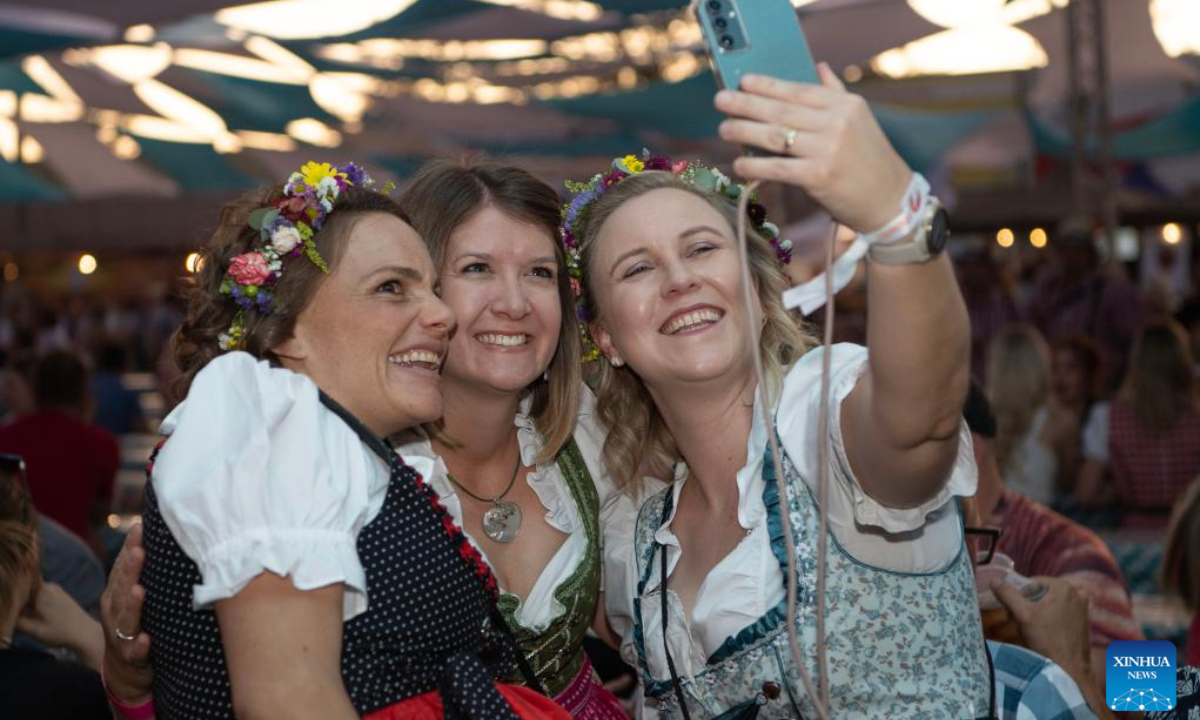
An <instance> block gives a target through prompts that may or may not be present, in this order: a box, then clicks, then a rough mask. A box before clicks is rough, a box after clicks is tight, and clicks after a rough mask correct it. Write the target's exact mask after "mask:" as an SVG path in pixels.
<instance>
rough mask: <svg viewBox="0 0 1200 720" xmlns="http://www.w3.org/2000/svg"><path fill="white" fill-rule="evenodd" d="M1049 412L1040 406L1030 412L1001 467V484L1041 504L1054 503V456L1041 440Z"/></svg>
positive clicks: (1055, 470) (1055, 459)
mask: <svg viewBox="0 0 1200 720" xmlns="http://www.w3.org/2000/svg"><path fill="white" fill-rule="evenodd" d="M1049 418H1050V411H1049V410H1048V409H1046V407H1044V406H1043V407H1040V408H1038V409H1037V411H1035V412H1034V414H1033V418H1032V420H1031V421H1030V423H1029V429H1028V430H1027V431H1026V432H1025V436H1024V437H1022V438H1021V440H1020V442H1018V443H1017V446H1016V447H1015V448H1013V457H1012V458H1010V459H1009V462H1008V466H1007V467H1006V468H1005V469H1004V484H1005V485H1006V486H1008V487H1010V488H1012V489H1013V490H1016V491H1017V492H1019V493H1021V494H1022V495H1024V496H1026V497H1029V498H1032V499H1034V500H1036V501H1038V502H1040V503H1041V504H1043V505H1049V504H1051V503H1052V502H1054V476H1055V474H1056V473H1057V472H1058V455H1056V454H1055V453H1054V449H1053V448H1051V447H1050V446H1048V445H1046V444H1045V443H1043V442H1042V431H1043V430H1044V429H1045V427H1046V421H1047V420H1049Z"/></svg>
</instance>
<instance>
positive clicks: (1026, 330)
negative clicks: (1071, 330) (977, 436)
mask: <svg viewBox="0 0 1200 720" xmlns="http://www.w3.org/2000/svg"><path fill="white" fill-rule="evenodd" d="M987 392H988V399H989V401H990V402H991V404H992V412H993V414H994V415H995V416H996V461H997V462H998V463H999V465H1000V470H1001V472H1002V473H1003V475H1004V484H1005V485H1007V486H1008V487H1009V488H1011V489H1013V490H1015V491H1017V492H1019V493H1021V494H1022V495H1024V496H1026V497H1028V498H1031V499H1033V500H1036V501H1037V502H1040V503H1042V504H1043V505H1050V504H1051V503H1053V501H1054V485H1055V477H1056V473H1057V472H1058V452H1057V450H1058V448H1059V446H1060V445H1063V446H1065V445H1067V444H1069V443H1070V442H1071V439H1072V438H1074V437H1077V435H1078V432H1079V428H1078V422H1077V421H1074V420H1073V418H1072V417H1071V415H1070V414H1069V413H1066V412H1059V411H1058V410H1057V409H1056V404H1055V403H1054V402H1053V401H1052V396H1051V392H1050V349H1049V347H1048V346H1047V345H1046V341H1045V339H1044V338H1043V337H1042V334H1041V333H1039V332H1038V331H1037V329H1036V328H1034V327H1033V326H1032V325H1007V326H1005V327H1004V328H1003V329H1001V330H1000V332H999V333H997V334H996V336H995V337H994V338H992V342H991V345H990V349H989V361H988V378H987Z"/></svg>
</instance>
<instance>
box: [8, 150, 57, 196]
mask: <svg viewBox="0 0 1200 720" xmlns="http://www.w3.org/2000/svg"><path fill="white" fill-rule="evenodd" d="M0 198H3V199H5V200H7V201H9V202H29V201H44V200H66V199H68V198H67V193H65V192H63V191H62V190H60V189H58V188H56V187H54V186H53V185H51V184H49V183H47V182H45V181H43V180H41V179H39V178H37V177H36V176H34V174H33V173H31V172H29V171H28V170H26V169H25V168H23V167H21V166H20V165H14V164H13V163H10V162H5V161H3V160H0Z"/></svg>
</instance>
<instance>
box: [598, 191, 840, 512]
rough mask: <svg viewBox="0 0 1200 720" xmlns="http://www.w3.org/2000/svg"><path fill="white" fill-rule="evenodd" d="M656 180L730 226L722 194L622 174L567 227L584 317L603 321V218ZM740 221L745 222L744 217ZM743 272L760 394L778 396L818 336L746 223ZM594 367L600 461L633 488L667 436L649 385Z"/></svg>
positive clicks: (625, 371) (660, 459) (728, 204)
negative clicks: (788, 303)
mask: <svg viewBox="0 0 1200 720" xmlns="http://www.w3.org/2000/svg"><path fill="white" fill-rule="evenodd" d="M664 188H669V189H674V190H680V191H683V192H686V193H689V194H691V195H694V196H696V197H698V198H700V199H702V200H704V201H705V202H707V203H708V204H709V205H711V206H712V207H713V208H715V209H716V210H717V211H718V212H719V213H721V216H722V217H723V218H725V220H726V222H728V224H729V228H730V235H732V234H733V232H734V230H733V229H734V228H735V227H737V205H736V204H735V203H733V202H732V201H730V200H729V199H728V198H726V197H724V196H721V195H717V194H714V193H709V192H705V191H703V190H701V189H699V188H697V187H695V186H693V185H691V184H689V183H687V182H686V181H684V180H681V179H679V178H678V177H676V176H675V175H673V174H671V173H668V172H662V171H647V172H643V173H640V174H638V175H635V176H633V177H629V178H626V179H624V180H622V181H621V182H620V183H618V184H616V185H614V186H612V187H610V188H608V189H607V190H606V191H605V192H604V194H603V195H601V196H600V197H599V198H598V199H597V200H596V201H595V202H594V203H593V204H592V205H591V206H590V207H588V208H587V209H586V211H585V212H584V214H583V215H582V216H581V218H580V220H579V222H578V224H577V227H576V230H575V234H576V237H577V238H578V240H579V251H580V256H581V261H582V265H583V268H584V273H585V279H586V282H584V284H583V285H584V309H585V311H586V313H587V317H589V318H592V319H593V320H594V321H596V322H600V323H603V321H604V314H603V313H602V312H600V303H599V301H598V298H597V293H596V291H595V289H594V288H595V282H594V281H593V278H594V277H595V274H594V273H593V263H592V261H593V258H594V257H595V256H596V253H597V252H598V250H597V240H598V238H599V236H600V230H601V229H602V228H603V227H604V223H605V222H607V221H608V219H609V218H610V217H611V216H612V214H613V213H614V212H616V210H617V209H618V208H619V207H621V206H622V205H624V204H625V203H626V202H628V201H629V200H632V199H634V198H636V197H640V196H642V195H645V194H646V193H648V192H651V191H654V190H661V189H664ZM747 227H748V228H749V227H750V223H749V222H747ZM747 240H748V243H749V244H748V254H749V260H750V275H751V277H753V279H754V284H755V286H756V290H757V292H758V300H759V302H760V303H761V304H762V309H763V329H762V335H761V340H760V342H761V344H762V350H763V364H764V365H765V367H764V368H763V371H764V376H765V380H766V391H767V398H768V402H773V399H774V398H775V397H777V396H778V393H779V390H780V389H781V388H782V386H783V379H784V377H785V376H786V374H787V370H788V368H789V367H791V365H792V363H794V362H796V360H798V359H799V358H800V356H802V355H804V353H806V352H808V351H809V350H811V349H812V348H813V347H815V346H816V345H817V344H819V343H818V341H817V339H816V336H815V335H814V334H812V333H811V332H810V331H808V330H807V328H806V327H805V324H804V320H803V319H802V318H801V317H800V316H799V315H798V314H796V313H793V312H791V311H789V310H788V309H787V308H785V307H784V306H783V301H782V295H783V291H784V290H786V289H787V288H788V286H789V284H790V283H788V281H787V280H786V278H785V276H784V273H783V271H782V269H781V268H780V267H779V259H778V258H777V257H776V255H775V252H774V250H772V249H771V245H770V242H769V241H768V240H767V239H766V238H764V237H762V236H761V235H759V234H758V233H756V232H753V231H752V230H751V231H749V236H748V238H747ZM597 364H598V366H599V368H598V370H597V372H596V384H595V391H596V414H597V416H598V417H599V419H600V422H601V424H602V425H603V426H604V428H605V430H606V431H607V433H608V436H607V438H606V439H605V441H604V464H605V467H606V468H607V469H608V471H609V472H610V473H611V474H612V477H613V481H614V482H616V483H617V484H618V485H619V486H623V487H626V488H627V489H633V488H634V487H635V483H636V481H637V480H638V479H639V477H638V470H639V468H641V467H644V466H647V465H659V464H662V463H670V462H673V461H675V460H678V459H679V452H678V450H677V449H676V446H675V440H674V438H672V437H671V433H670V431H669V430H668V429H667V426H666V423H665V422H664V421H663V418H662V415H661V414H659V412H658V408H657V407H656V406H655V405H654V400H653V399H652V398H651V396H650V391H649V390H648V389H647V388H646V385H645V384H644V383H643V382H642V380H641V378H639V377H638V376H637V374H636V373H635V372H634V371H633V370H632V369H631V368H628V367H621V368H614V367H613V366H612V365H611V364H610V363H608V362H605V361H603V360H601V361H599V362H598V363H597Z"/></svg>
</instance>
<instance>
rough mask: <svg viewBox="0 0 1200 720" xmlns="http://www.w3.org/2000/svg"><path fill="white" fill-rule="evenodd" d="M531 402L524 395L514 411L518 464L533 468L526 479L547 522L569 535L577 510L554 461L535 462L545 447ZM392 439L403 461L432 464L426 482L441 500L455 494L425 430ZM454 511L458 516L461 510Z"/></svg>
mask: <svg viewBox="0 0 1200 720" xmlns="http://www.w3.org/2000/svg"><path fill="white" fill-rule="evenodd" d="M532 404H533V401H532V398H531V397H529V396H526V397H525V398H524V399H522V400H521V403H520V405H519V406H518V407H517V414H516V416H515V417H514V418H513V425H515V426H516V428H517V446H518V448H519V451H520V453H521V464H522V465H524V466H525V467H529V468H532V469H531V470H530V471H529V473H528V474H527V475H526V477H525V480H526V482H527V483H528V484H529V487H531V488H532V489H533V492H534V494H535V495H537V498H538V501H539V502H541V504H542V507H544V508H545V509H546V522H548V523H549V524H550V526H551V527H553V528H554V529H556V530H558V531H560V532H563V533H566V534H568V535H570V534H572V533H573V532H575V530H576V529H582V525H581V524H580V517H579V510H578V508H576V507H575V503H574V501H573V500H572V498H571V491H570V489H569V488H568V487H567V485H566V481H565V480H564V479H563V477H562V473H560V472H558V468H557V465H556V463H554V462H549V463H537V462H535V461H536V459H537V456H538V454H539V453H540V452H541V451H542V448H543V447H545V445H546V441H545V439H544V438H543V437H542V434H541V433H540V432H539V431H538V429H537V425H536V423H535V421H534V419H533V418H532V417H531V416H530V412H529V411H530V407H531V406H532ZM391 442H392V444H393V446H394V447H395V448H396V451H397V452H399V453H400V455H401V457H403V458H405V461H406V462H407V460H408V457H409V456H410V455H412V456H418V457H423V458H427V459H428V460H429V461H430V462H432V463H433V472H432V474H431V475H430V476H429V477H428V478H427V481H428V482H429V484H430V485H432V486H433V489H434V490H436V491H437V494H438V496H439V497H441V498H442V501H443V502H446V501H448V500H449V499H450V498H451V497H454V496H456V495H457V492H458V489H457V488H456V487H454V484H453V483H451V482H450V480H449V470H448V469H447V467H446V463H445V461H444V460H442V458H441V456H440V455H438V454H437V453H436V452H434V450H433V445H432V443H431V442H430V441H429V435H428V434H427V433H426V432H425V431H424V430H422V429H420V428H415V429H413V430H411V431H409V432H406V433H403V434H402V435H399V436H395V437H393V438H391ZM410 464H411V463H410ZM457 504H458V501H457V498H455V501H454V505H456V506H457ZM453 514H454V515H456V516H457V517H460V518H461V512H454V513H453Z"/></svg>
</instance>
